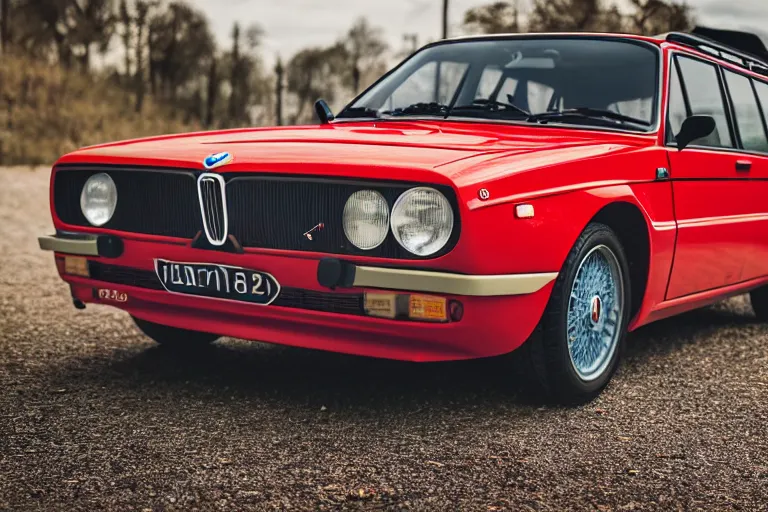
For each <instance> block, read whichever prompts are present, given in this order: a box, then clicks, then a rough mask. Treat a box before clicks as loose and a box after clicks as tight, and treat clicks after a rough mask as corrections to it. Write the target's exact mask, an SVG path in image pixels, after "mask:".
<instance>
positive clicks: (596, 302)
mask: <svg viewBox="0 0 768 512" xmlns="http://www.w3.org/2000/svg"><path fill="white" fill-rule="evenodd" d="M590 309H591V311H592V315H591V317H590V320H592V328H597V327H599V324H600V320H602V318H603V301H601V300H600V297H599V296H598V295H595V296H594V297H592V306H591V307H590Z"/></svg>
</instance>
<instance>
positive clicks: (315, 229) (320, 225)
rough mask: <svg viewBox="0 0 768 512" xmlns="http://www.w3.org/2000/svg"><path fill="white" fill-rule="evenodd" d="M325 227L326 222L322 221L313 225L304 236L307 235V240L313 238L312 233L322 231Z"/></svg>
mask: <svg viewBox="0 0 768 512" xmlns="http://www.w3.org/2000/svg"><path fill="white" fill-rule="evenodd" d="M324 227H325V224H324V223H322V222H321V223H320V224H318V225H317V226H315V227H313V228H312V229H310V230H309V231H307V232H306V233H304V236H305V237H306V239H307V240H312V233H314V232H320V231H322V230H323V228H324Z"/></svg>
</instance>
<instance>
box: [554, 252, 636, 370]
mask: <svg viewBox="0 0 768 512" xmlns="http://www.w3.org/2000/svg"><path fill="white" fill-rule="evenodd" d="M623 320H624V280H623V276H622V271H621V265H620V264H619V260H618V259H617V257H616V255H615V254H614V253H613V251H611V249H609V248H608V247H607V246H605V245H598V246H595V247H594V248H592V250H590V251H589V252H588V253H587V254H586V256H584V258H583V259H582V260H581V263H580V265H579V268H578V270H577V271H576V276H575V277H574V280H573V284H572V286H571V293H570V298H569V300H568V312H567V320H566V321H567V328H566V333H567V337H568V340H567V341H568V353H569V355H570V359H571V364H572V365H573V368H574V370H576V373H577V374H578V376H579V378H581V380H583V381H585V382H589V381H593V380H595V379H597V378H599V377H600V376H601V375H602V374H603V372H605V370H606V369H607V368H608V366H609V365H610V362H611V359H612V358H613V355H614V353H615V352H616V347H617V345H618V342H619V338H620V337H621V326H622V322H623Z"/></svg>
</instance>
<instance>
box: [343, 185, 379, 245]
mask: <svg viewBox="0 0 768 512" xmlns="http://www.w3.org/2000/svg"><path fill="white" fill-rule="evenodd" d="M342 224H343V226H344V234H345V235H346V236H347V240H349V241H350V243H351V244H352V245H354V246H355V247H357V248H358V249H362V250H364V251H368V250H371V249H375V248H376V247H378V246H380V245H381V244H382V243H384V240H386V238H387V234H388V233H389V205H388V204H387V200H386V199H385V198H384V196H383V195H381V193H380V192H377V191H376V190H368V189H366V190H358V191H357V192H355V193H353V194H352V195H351V196H349V199H347V203H346V204H345V205H344V214H343V217H342Z"/></svg>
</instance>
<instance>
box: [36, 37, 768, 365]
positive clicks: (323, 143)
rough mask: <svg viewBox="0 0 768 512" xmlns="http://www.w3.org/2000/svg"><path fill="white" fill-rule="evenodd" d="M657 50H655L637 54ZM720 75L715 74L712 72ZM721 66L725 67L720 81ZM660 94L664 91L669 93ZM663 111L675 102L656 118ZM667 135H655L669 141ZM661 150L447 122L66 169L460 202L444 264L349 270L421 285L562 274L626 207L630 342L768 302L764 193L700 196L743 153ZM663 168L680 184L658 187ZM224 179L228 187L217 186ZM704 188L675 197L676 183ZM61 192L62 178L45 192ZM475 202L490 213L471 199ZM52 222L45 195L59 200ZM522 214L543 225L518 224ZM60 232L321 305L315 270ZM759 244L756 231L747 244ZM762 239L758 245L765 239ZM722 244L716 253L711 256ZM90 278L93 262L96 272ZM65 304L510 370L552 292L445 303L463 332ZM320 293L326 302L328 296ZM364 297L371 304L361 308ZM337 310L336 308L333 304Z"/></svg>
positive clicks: (100, 159) (643, 142) (134, 237)
mask: <svg viewBox="0 0 768 512" xmlns="http://www.w3.org/2000/svg"><path fill="white" fill-rule="evenodd" d="M645 40H648V41H653V42H654V43H655V44H659V41H655V40H650V39H645ZM661 47H662V50H663V59H662V62H663V68H664V72H663V83H664V84H666V83H667V74H668V68H669V64H668V61H669V59H668V53H669V52H670V51H672V50H675V51H684V52H687V53H696V52H693V51H692V50H690V49H687V48H680V47H677V46H676V45H673V44H668V43H664V44H661ZM707 58H711V57H707ZM723 65H728V64H727V63H723ZM664 90H665V91H666V86H665V87H664ZM661 108H662V112H664V111H666V92H665V94H664V95H663V98H662V102H661ZM662 124H663V123H662ZM663 142H664V134H663V129H660V130H659V131H658V132H655V133H651V134H636V133H627V132H621V131H610V130H599V129H583V128H575V127H562V126H560V127H556V126H551V125H550V126H538V125H537V126H530V125H524V124H514V123H507V124H503V123H492V122H488V123H479V122H476V121H473V122H453V121H450V122H449V121H426V120H418V121H416V120H414V121H402V122H400V121H398V122H395V121H388V122H379V123H377V122H373V121H371V122H336V123H331V124H328V125H323V126H308V127H289V128H268V129H267V128H265V129H243V130H230V131H223V132H205V133H193V134H184V135H175V136H167V137H155V138H150V139H143V140H137V141H125V142H119V143H113V144H104V145H100V146H93V147H89V148H84V149H81V150H79V151H76V152H74V153H71V154H69V155H66V156H64V157H62V158H61V159H60V160H59V162H57V165H59V164H88V163H98V164H105V165H130V166H155V167H174V168H185V169H195V170H201V169H202V165H201V162H202V161H203V160H204V159H205V158H206V157H207V156H208V155H210V154H212V153H215V152H219V151H228V152H230V153H231V154H232V155H233V156H234V161H233V162H232V163H230V164H228V165H226V167H224V168H222V169H221V170H226V172H227V173H237V172H260V173H291V174H295V175H312V176H318V175H319V176H334V177H355V178H362V179H387V180H398V181H410V182H418V183H434V184H442V185H447V186H450V187H452V188H453V189H454V191H455V193H456V196H457V199H458V206H459V215H460V218H461V236H460V238H459V240H458V242H457V244H456V246H455V247H454V248H453V249H452V250H451V251H450V252H448V253H447V254H445V255H443V256H440V257H438V258H434V259H429V260H426V261H425V260H394V259H384V258H370V257H365V256H345V257H344V259H345V260H347V261H350V262H354V263H358V264H366V265H372V266H393V265H394V266H398V267H401V268H415V269H420V268H428V269H430V270H438V271H445V272H458V273H465V274H473V275H494V274H525V273H538V272H559V271H560V270H561V268H562V266H563V263H564V261H565V259H566V257H567V254H568V252H569V251H570V249H571V247H572V246H573V244H574V242H575V241H576V239H577V238H578V236H579V234H580V233H581V232H582V231H583V230H584V228H585V227H586V226H587V224H588V223H589V222H590V221H591V220H592V219H593V218H595V216H596V215H598V214H599V213H600V212H601V210H603V209H604V208H606V207H608V206H610V205H614V204H616V203H622V204H628V205H631V206H632V207H633V208H636V209H637V211H639V212H640V213H641V214H642V216H643V218H644V220H645V223H646V227H647V233H648V245H649V254H648V270H647V281H646V283H645V292H644V296H643V298H642V302H641V303H640V304H638V305H637V307H636V308H635V315H634V318H633V319H632V321H631V323H630V329H635V328H637V327H638V326H640V325H643V324H645V323H647V322H650V321H653V320H657V319H659V318H663V317H665V316H669V315H671V314H676V313H679V312H681V311H684V310H686V309H692V308H694V307H700V306H702V305H706V304H708V303H710V302H714V301H716V300H718V299H720V298H723V297H725V296H728V295H731V294H734V293H740V292H743V291H746V290H748V289H750V288H753V287H755V286H758V285H761V284H764V281H765V279H766V278H765V276H766V275H768V272H767V270H768V268H767V267H768V264H766V263H765V262H766V261H768V234H767V233H768V229H765V227H768V214H766V213H765V208H763V207H762V206H760V205H761V204H763V203H764V202H765V200H764V198H765V197H766V196H768V181H763V182H761V183H766V185H764V186H763V185H762V184H757V185H756V184H755V182H746V181H742V182H739V181H733V182H730V181H729V182H727V184H725V185H723V184H721V185H717V186H713V185H712V182H709V181H707V180H706V178H723V177H730V175H731V174H733V173H735V172H736V171H735V170H734V168H733V165H734V162H735V160H737V159H742V158H744V156H743V155H739V154H738V153H733V152H732V153H725V152H720V151H699V150H696V151H694V150H685V151H682V152H678V151H677V150H676V149H671V148H667V147H665V145H664V143H663ZM751 159H752V160H753V162H754V163H755V167H754V170H753V173H752V174H753V177H755V176H757V177H759V178H768V159H766V158H764V157H753V158H751ZM657 168H669V169H671V173H672V175H673V179H672V180H661V181H659V180H657V179H656V170H657ZM217 171H218V170H217ZM689 174H690V175H691V177H694V178H703V179H701V180H691V181H683V182H677V181H676V180H675V178H677V177H678V176H681V177H683V176H686V175H689ZM51 185H52V186H51V190H52V191H53V177H52V181H51ZM480 188H485V189H487V190H488V191H489V194H490V197H488V198H487V199H485V200H483V199H480V197H479V196H478V191H479V189H480ZM51 202H52V205H53V192H52V193H51ZM520 203H528V204H531V205H533V206H534V208H535V212H536V214H535V217H534V218H530V219H518V218H516V217H515V206H516V205H518V204H520ZM51 210H52V215H53V219H54V225H55V227H56V229H57V230H61V231H74V232H81V233H99V234H115V235H118V236H120V237H121V238H122V239H124V241H125V251H124V253H123V254H122V255H121V256H120V257H119V258H117V259H115V260H111V263H114V264H116V265H121V266H126V267H133V268H138V269H144V270H152V269H153V259H154V258H165V259H169V260H173V261H182V262H184V261H199V262H215V263H219V264H225V265H234V266H240V267H245V268H254V269H259V270H263V271H265V272H269V273H270V274H272V275H274V276H275V278H276V279H277V280H278V281H279V282H280V283H281V284H282V285H284V286H295V287H300V288H304V289H309V290H318V291H322V290H325V289H324V288H323V287H322V286H320V284H319V283H318V281H317V278H316V273H317V266H318V261H319V260H320V258H321V257H323V256H327V255H325V254H321V253H312V252H300V253H299V252H293V251H284V250H272V249H259V248H246V249H245V253H244V254H230V253H223V252H215V251H205V250H199V249H193V248H191V247H189V240H184V239H174V238H168V237H158V236H150V235H142V234H136V233H123V232H113V231H110V230H107V229H102V228H95V227H82V226H72V225H67V224H65V223H63V222H62V220H61V219H60V218H58V217H57V215H56V210H55V208H53V207H52V209H51ZM755 228H757V229H755ZM755 233H762V234H760V235H756V234H755ZM713 241H716V243H713ZM92 259H94V260H98V259H100V258H98V257H95V258H92ZM62 278H63V279H64V280H66V281H67V282H69V283H70V284H71V285H72V289H73V295H74V296H75V297H76V298H79V299H80V300H82V301H83V302H100V301H101V299H98V298H95V297H94V295H93V293H92V289H93V288H99V287H104V288H118V289H119V290H121V291H125V292H127V293H128V296H129V299H128V301H127V302H125V303H124V304H114V303H113V305H117V306H118V307H121V308H122V309H125V310H126V311H128V312H130V313H131V314H133V315H135V316H137V317H139V318H143V319H146V320H149V321H152V322H157V323H162V324H166V325H171V326H175V327H183V328H186V329H193V330H200V331H208V332H214V333H216V334H221V335H230V336H236V337H241V338H247V339H254V340H261V341H267V342H273V343H281V344H287V345H295V346H301V347H308V348H316V349H324V350H332V351H339V352H346V353H352V354H360V355H367V356H376V357H385V358H393V359H404V360H416V361H430V360H447V359H463V358H472V357H483V356H492V355H497V354H502V353H506V352H510V351H512V350H514V349H515V348H517V347H518V346H520V345H521V344H522V343H523V342H524V341H525V340H526V339H527V338H528V337H529V336H530V335H531V333H532V332H533V330H534V329H535V327H536V325H537V324H538V322H539V319H540V318H541V316H542V314H543V312H544V309H545V307H546V305H547V302H548V300H549V295H550V292H551V290H552V286H553V283H550V284H548V285H546V286H545V287H544V288H542V289H541V290H539V291H537V292H534V293H530V294H525V295H515V296H503V297H498V296H497V297H468V296H449V297H448V298H455V299H457V300H460V301H461V302H462V304H463V305H464V311H465V313H464V317H463V318H462V320H461V321H459V322H451V323H447V324H430V323H419V322H402V321H398V320H389V319H381V318H370V317H366V316H357V317H352V316H348V315H339V314H333V313H324V312H318V311H303V310H295V309H287V308H281V307H276V306H257V305H250V304H240V303H233V302H230V301H221V300H212V299H208V298H200V297H193V296H184V295H176V294H171V293H168V292H165V291H156V290H148V289H141V288H136V287H130V286H116V285H108V284H103V286H102V284H99V283H96V282H94V281H92V280H89V279H84V278H79V277H74V276H70V275H66V274H63V273H62ZM325 291H327V290H325ZM354 291H357V292H360V291H361V290H359V289H358V290H354ZM339 293H341V292H339Z"/></svg>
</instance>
